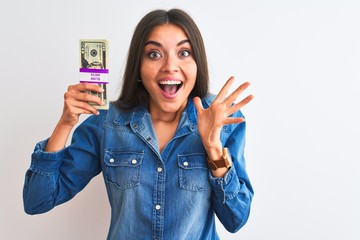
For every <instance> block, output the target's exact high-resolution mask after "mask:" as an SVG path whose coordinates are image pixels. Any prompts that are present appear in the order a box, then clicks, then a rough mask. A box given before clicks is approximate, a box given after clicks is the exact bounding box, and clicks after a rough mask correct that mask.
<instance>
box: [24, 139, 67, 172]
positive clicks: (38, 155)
mask: <svg viewBox="0 0 360 240" xmlns="http://www.w3.org/2000/svg"><path fill="white" fill-rule="evenodd" d="M48 140H49V139H46V140H44V141H41V142H39V143H37V144H36V146H35V149H34V152H33V153H32V155H31V165H30V168H29V170H31V171H33V172H36V173H39V174H42V175H53V174H55V173H57V172H58V169H59V168H60V165H61V160H62V158H63V155H64V149H62V150H60V151H57V152H45V151H44V149H45V147H46V144H47V143H48Z"/></svg>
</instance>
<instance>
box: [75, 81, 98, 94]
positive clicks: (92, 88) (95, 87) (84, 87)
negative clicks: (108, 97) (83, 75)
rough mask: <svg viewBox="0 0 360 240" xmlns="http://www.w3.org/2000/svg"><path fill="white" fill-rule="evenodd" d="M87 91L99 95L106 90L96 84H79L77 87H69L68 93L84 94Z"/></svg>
mask: <svg viewBox="0 0 360 240" xmlns="http://www.w3.org/2000/svg"><path fill="white" fill-rule="evenodd" d="M86 90H88V91H94V92H99V93H101V92H104V89H103V88H101V87H100V86H99V85H98V84H95V83H79V84H76V85H72V86H69V88H68V91H78V92H84V91H86Z"/></svg>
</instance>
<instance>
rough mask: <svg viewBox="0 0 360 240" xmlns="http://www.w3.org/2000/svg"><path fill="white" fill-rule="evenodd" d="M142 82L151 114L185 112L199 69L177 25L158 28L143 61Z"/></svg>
mask: <svg viewBox="0 0 360 240" xmlns="http://www.w3.org/2000/svg"><path fill="white" fill-rule="evenodd" d="M140 71H141V80H142V83H143V85H144V87H145V88H146V90H147V91H148V93H149V95H150V101H149V108H150V111H151V112H153V111H159V112H163V113H175V112H177V111H179V110H180V111H182V110H183V109H184V108H185V106H186V103H187V99H188V97H189V94H190V92H191V91H192V90H193V88H194V86H195V81H196V74H197V65H196V63H195V60H194V58H193V56H192V48H191V44H190V42H189V39H188V37H187V36H186V34H185V32H184V31H183V30H182V28H180V27H179V26H177V25H174V24H164V25H160V26H157V27H155V28H154V29H153V30H152V32H151V33H150V35H149V38H148V39H147V41H146V43H145V47H144V51H143V55H142V60H141V69H140Z"/></svg>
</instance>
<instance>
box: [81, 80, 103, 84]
mask: <svg viewBox="0 0 360 240" xmlns="http://www.w3.org/2000/svg"><path fill="white" fill-rule="evenodd" d="M80 83H96V84H99V83H100V84H108V83H109V82H96V81H88V80H80Z"/></svg>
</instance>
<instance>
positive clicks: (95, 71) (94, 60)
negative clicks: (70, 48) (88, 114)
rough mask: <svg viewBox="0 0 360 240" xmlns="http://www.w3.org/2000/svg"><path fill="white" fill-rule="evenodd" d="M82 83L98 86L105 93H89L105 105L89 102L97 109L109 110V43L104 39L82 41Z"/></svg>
mask: <svg viewBox="0 0 360 240" xmlns="http://www.w3.org/2000/svg"><path fill="white" fill-rule="evenodd" d="M80 82H81V83H94V84H98V85H99V86H100V87H102V88H103V89H104V92H102V93H98V92H93V91H87V92H86V93H88V94H91V95H95V96H98V97H100V98H101V99H102V100H103V102H104V105H103V106H101V105H98V104H96V103H92V102H89V104H91V105H92V106H94V107H95V108H97V109H103V110H107V109H109V101H108V92H107V86H108V83H109V65H108V41H107V40H104V39H80Z"/></svg>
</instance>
